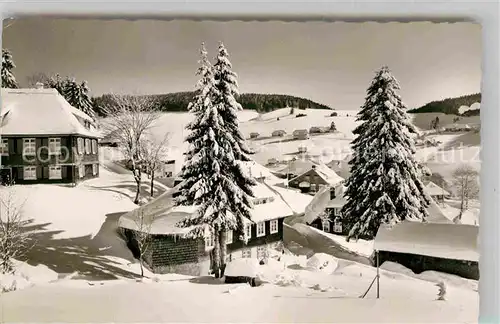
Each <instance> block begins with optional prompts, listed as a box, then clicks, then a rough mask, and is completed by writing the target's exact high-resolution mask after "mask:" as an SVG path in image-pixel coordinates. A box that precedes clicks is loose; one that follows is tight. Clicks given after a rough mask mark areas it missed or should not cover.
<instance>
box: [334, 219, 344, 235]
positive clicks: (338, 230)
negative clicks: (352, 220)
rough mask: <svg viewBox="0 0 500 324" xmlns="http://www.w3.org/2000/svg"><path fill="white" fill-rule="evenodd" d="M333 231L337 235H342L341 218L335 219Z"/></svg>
mask: <svg viewBox="0 0 500 324" xmlns="http://www.w3.org/2000/svg"><path fill="white" fill-rule="evenodd" d="M333 231H334V232H335V233H342V221H341V219H340V218H339V217H335V220H334V221H333Z"/></svg>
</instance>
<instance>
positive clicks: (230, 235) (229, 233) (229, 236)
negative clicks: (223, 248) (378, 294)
mask: <svg viewBox="0 0 500 324" xmlns="http://www.w3.org/2000/svg"><path fill="white" fill-rule="evenodd" d="M231 243H233V231H227V232H226V244H231Z"/></svg>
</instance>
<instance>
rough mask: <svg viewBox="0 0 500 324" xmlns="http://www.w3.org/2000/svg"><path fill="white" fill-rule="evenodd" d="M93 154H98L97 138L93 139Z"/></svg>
mask: <svg viewBox="0 0 500 324" xmlns="http://www.w3.org/2000/svg"><path fill="white" fill-rule="evenodd" d="M92 154H97V140H92Z"/></svg>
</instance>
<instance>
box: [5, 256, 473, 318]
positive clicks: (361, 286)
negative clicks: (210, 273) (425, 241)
mask: <svg viewBox="0 0 500 324" xmlns="http://www.w3.org/2000/svg"><path fill="white" fill-rule="evenodd" d="M113 261H114V262H117V261H118V260H116V259H114V260H113ZM122 266H123V267H124V268H127V269H128V270H130V271H138V269H137V266H136V265H132V266H130V265H127V264H125V263H122ZM256 267H259V268H258V272H259V277H260V278H261V279H262V280H263V281H264V282H265V283H264V284H263V285H262V286H260V287H255V288H251V287H250V286H249V285H248V284H231V285H228V284H223V283H221V282H220V281H217V280H216V279H213V278H208V277H201V278H192V277H186V276H179V275H156V276H155V275H153V274H150V273H147V276H148V277H149V278H150V279H144V280H142V281H137V280H135V279H125V278H121V279H117V280H113V281H93V282H88V281H85V280H74V279H70V278H60V279H57V280H54V278H53V276H52V277H51V276H50V275H47V274H45V277H46V278H50V279H52V282H50V283H45V284H44V283H38V284H37V285H35V286H33V287H31V288H26V289H22V290H18V291H14V292H9V293H4V294H3V295H2V296H1V299H2V306H3V314H2V319H3V321H5V322H192V323H214V322H227V323H230V322H231V323H236V322H239V323H241V322H246V323H248V322H253V323H256V322H267V323H292V322H294V323H306V322H307V323H313V322H315V323H320V322H321V323H325V322H328V323H348V322H350V323H353V322H358V323H368V322H370V323H374V322H378V323H405V322H408V319H409V318H411V319H412V321H413V322H415V323H476V322H477V317H478V297H479V296H478V293H477V286H476V285H474V284H473V283H470V282H469V281H467V280H463V279H461V278H459V279H457V278H454V277H453V276H449V275H444V274H438V273H427V274H421V275H419V276H422V277H423V278H419V276H417V275H414V274H412V273H411V271H410V270H408V269H406V268H404V267H401V266H398V265H394V264H387V265H385V268H387V269H389V270H390V271H388V270H381V278H380V297H381V298H380V299H376V298H375V297H376V287H375V286H373V287H372V289H371V290H370V292H369V293H368V294H367V295H366V297H365V298H364V299H362V298H359V297H360V296H361V295H363V294H364V293H365V291H366V290H367V288H368V286H369V285H370V283H371V282H372V280H373V278H374V277H375V275H376V269H375V268H373V267H369V266H365V265H361V264H358V263H355V262H352V261H345V260H341V259H336V258H334V257H331V256H328V255H324V254H315V255H314V256H312V257H311V258H310V259H309V260H307V261H304V259H301V258H297V257H294V256H293V255H285V256H284V257H283V258H282V260H281V261H277V260H274V259H270V261H269V263H268V265H263V266H259V265H256ZM437 281H444V282H445V283H446V291H447V293H446V299H447V300H445V301H437V300H436V298H437V293H438V288H437V287H436V286H435V282H437ZM138 300H140V304H141V307H137V301H138ZM214 305H224V307H223V309H221V308H220V307H217V306H216V307H214ZM360 310H362V311H360Z"/></svg>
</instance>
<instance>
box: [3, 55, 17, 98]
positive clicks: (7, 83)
mask: <svg viewBox="0 0 500 324" xmlns="http://www.w3.org/2000/svg"><path fill="white" fill-rule="evenodd" d="M15 67H16V65H15V64H14V60H13V59H12V54H11V53H10V51H9V50H8V49H2V88H11V89H16V88H17V87H18V85H17V81H16V78H15V77H14V74H13V72H12V70H13V69H15Z"/></svg>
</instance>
